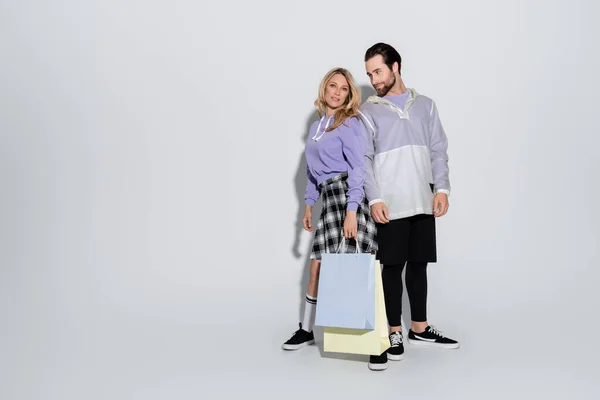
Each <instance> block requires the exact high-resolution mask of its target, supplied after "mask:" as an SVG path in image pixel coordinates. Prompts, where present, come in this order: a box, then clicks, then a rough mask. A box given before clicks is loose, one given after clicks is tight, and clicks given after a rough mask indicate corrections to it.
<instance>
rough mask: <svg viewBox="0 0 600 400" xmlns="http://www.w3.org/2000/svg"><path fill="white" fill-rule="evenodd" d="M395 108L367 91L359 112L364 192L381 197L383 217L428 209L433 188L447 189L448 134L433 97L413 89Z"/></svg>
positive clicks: (374, 199)
mask: <svg viewBox="0 0 600 400" xmlns="http://www.w3.org/2000/svg"><path fill="white" fill-rule="evenodd" d="M408 91H409V93H408V99H407V100H406V104H405V105H404V109H401V108H400V107H398V106H397V105H396V104H394V103H393V102H392V101H389V100H386V98H385V97H383V98H382V97H377V96H371V97H369V98H368V99H367V101H366V102H365V103H364V104H363V105H362V106H361V108H360V112H359V115H360V117H361V119H362V120H363V122H364V123H365V125H366V129H365V130H363V131H364V132H365V133H366V135H367V136H366V138H365V139H366V143H365V144H366V157H367V160H366V161H367V162H366V163H365V167H366V179H365V194H366V197H367V200H368V201H369V205H373V204H375V203H377V202H381V201H383V202H384V203H385V204H386V206H387V208H388V211H389V218H390V220H391V219H398V218H406V217H410V216H413V215H417V214H433V196H434V193H440V192H443V193H446V194H448V195H449V194H450V180H449V176H448V175H449V168H448V154H447V149H448V139H447V137H446V134H445V132H444V128H443V127H442V123H441V122H440V119H439V116H438V112H437V107H436V105H435V102H434V101H433V100H432V99H430V98H428V97H426V96H423V95H420V94H418V93H417V92H416V91H415V90H414V89H408Z"/></svg>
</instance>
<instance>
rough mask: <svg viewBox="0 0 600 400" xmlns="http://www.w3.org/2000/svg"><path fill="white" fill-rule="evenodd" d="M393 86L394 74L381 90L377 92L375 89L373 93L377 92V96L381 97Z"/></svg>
mask: <svg viewBox="0 0 600 400" xmlns="http://www.w3.org/2000/svg"><path fill="white" fill-rule="evenodd" d="M395 84H396V77H395V76H394V74H392V76H391V78H390V80H389V81H388V82H386V83H385V84H384V85H383V87H382V88H381V89H379V90H377V89H375V91H376V92H377V95H378V96H379V97H383V96H385V95H386V94H388V92H389V91H390V90H391V89H392V88H393V87H394V85H395Z"/></svg>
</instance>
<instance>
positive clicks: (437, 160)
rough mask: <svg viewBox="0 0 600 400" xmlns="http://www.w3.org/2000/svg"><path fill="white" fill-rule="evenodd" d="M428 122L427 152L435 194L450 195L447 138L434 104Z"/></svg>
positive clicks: (433, 103)
mask: <svg viewBox="0 0 600 400" xmlns="http://www.w3.org/2000/svg"><path fill="white" fill-rule="evenodd" d="M430 117H431V119H430V121H429V132H430V141H429V150H430V152H431V170H432V172H433V185H434V190H435V193H436V194H438V193H445V194H447V195H450V177H449V168H448V138H447V137H446V133H445V132H444V127H443V126H442V122H441V121H440V117H439V115H438V110H437V106H436V104H435V102H433V101H432V103H431V111H430Z"/></svg>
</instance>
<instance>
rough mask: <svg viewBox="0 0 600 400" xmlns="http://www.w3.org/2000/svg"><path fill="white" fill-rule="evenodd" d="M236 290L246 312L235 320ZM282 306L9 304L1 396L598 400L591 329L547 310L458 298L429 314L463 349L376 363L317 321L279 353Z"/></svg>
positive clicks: (410, 353) (252, 300) (284, 319)
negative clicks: (328, 341)
mask: <svg viewBox="0 0 600 400" xmlns="http://www.w3.org/2000/svg"><path fill="white" fill-rule="evenodd" d="M241 299H246V300H247V302H246V308H244V311H245V312H244V313H242V315H241V316H239V317H238V319H236V321H232V320H231V319H230V317H229V316H231V315H240V313H236V310H238V307H239V306H240V305H241V303H240V300H241ZM205 300H208V298H206V299H205ZM131 301H133V300H131ZM46 306H47V307H54V306H56V304H48V305H46ZM63 306H64V304H63ZM290 306H291V307H296V306H297V296H296V295H295V294H294V295H293V296H292V295H285V294H281V302H280V303H273V302H270V301H269V299H268V298H267V297H262V298H261V297H252V296H251V294H250V293H245V294H244V295H240V297H239V299H238V300H233V301H231V300H230V301H227V300H226V298H225V297H223V298H213V302H212V303H211V302H209V301H207V302H203V305H199V304H192V303H189V304H187V305H186V304H185V301H184V299H179V302H175V301H172V302H171V303H167V304H163V305H162V306H161V305H160V304H159V301H158V300H157V302H156V304H154V305H152V307H150V305H149V304H145V305H144V307H140V305H138V306H137V308H136V307H134V305H133V304H132V303H130V304H128V305H127V306H125V305H123V304H118V302H114V303H113V304H110V301H108V300H106V302H105V303H104V304H102V307H96V308H94V307H93V306H92V302H90V301H89V299H88V301H86V302H85V304H83V305H81V306H78V305H77V304H73V305H71V306H70V307H69V308H68V312H66V311H65V310H66V309H65V310H63V311H65V312H62V313H54V314H49V313H45V312H44V311H45V310H44V308H43V307H44V305H42V304H37V307H38V308H37V309H36V310H33V309H29V310H26V309H21V310H20V311H27V312H28V314H24V313H22V312H19V313H14V315H12V318H13V319H12V321H13V322H14V324H12V325H10V326H9V327H8V329H5V333H7V335H6V336H5V339H6V340H4V343H3V349H4V350H3V355H2V360H1V361H0V365H1V366H2V367H3V371H2V378H1V379H2V385H1V387H0V398H2V399H3V400H17V399H19V400H20V399H28V400H29V399H44V400H50V399H57V400H58V399H60V400H71V399H77V400H79V399H85V400H95V399H113V400H114V399H144V400H153V399H222V398H223V399H225V398H231V396H233V395H242V396H248V395H250V394H254V395H258V396H261V398H267V399H271V398H273V399H276V398H284V399H331V398H333V399H341V398H346V399H363V398H402V397H403V396H410V397H411V398H421V399H438V398H444V399H448V398H451V399H504V398H510V399H570V398H573V399H575V398H576V399H598V398H600V384H599V382H598V379H599V378H600V374H599V372H600V369H599V367H598V364H597V355H598V354H599V352H598V350H599V348H600V346H599V344H598V342H597V341H596V340H594V338H595V337H596V335H597V332H594V331H587V330H586V329H585V327H582V329H581V330H580V331H579V332H578V333H577V334H575V335H566V334H565V330H564V329H563V328H560V329H559V328H558V327H557V326H552V324H550V323H548V322H549V321H551V318H552V316H553V315H552V314H551V312H550V311H551V310H548V311H547V312H540V313H537V314H536V315H535V316H534V317H528V316H527V315H526V314H524V315H522V314H518V313H516V314H511V313H510V312H509V311H508V310H502V309H500V308H498V309H494V310H490V311H489V312H486V310H483V309H478V308H477V306H476V305H475V306H473V307H470V308H468V307H463V308H460V307H459V308H457V310H458V311H457V312H456V313H455V315H454V316H453V318H448V317H446V318H442V317H441V316H437V317H436V318H435V319H436V321H435V323H436V324H437V325H438V327H439V328H440V329H442V330H443V331H444V333H446V334H448V335H449V336H453V337H456V338H457V339H459V340H460V341H461V344H462V346H461V348H460V349H458V350H439V349H422V348H413V347H411V346H410V345H407V349H406V356H405V359H404V360H403V361H400V362H394V363H391V362H390V366H389V368H388V370H386V371H383V372H372V371H369V370H368V369H367V365H366V358H365V357H361V356H344V355H335V354H327V353H323V352H322V346H321V345H322V332H321V331H320V330H317V339H318V341H317V344H316V345H314V346H310V347H307V348H304V349H302V350H299V351H296V352H285V351H283V350H281V348H280V345H281V343H282V342H283V341H284V340H286V339H287V338H288V337H289V335H290V334H291V333H292V332H293V330H295V328H296V325H295V324H296V322H295V321H293V319H295V315H293V317H294V318H291V319H290V318H289V317H290V315H289V314H290V313H289V311H287V310H286V309H287V308H289V307H290ZM46 311H48V310H46ZM44 315H46V316H47V317H46V318H45V317H44ZM511 315H512V317H511ZM33 316H35V318H29V317H33ZM50 316H52V317H51V318H50ZM60 316H62V317H60ZM474 321H477V322H476V323H475V322H474ZM568 322H569V321H568V320H565V319H563V320H562V323H568ZM5 326H8V325H5ZM519 326H527V328H526V329H519Z"/></svg>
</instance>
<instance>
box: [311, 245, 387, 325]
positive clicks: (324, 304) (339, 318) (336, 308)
mask: <svg viewBox="0 0 600 400" xmlns="http://www.w3.org/2000/svg"><path fill="white" fill-rule="evenodd" d="M375 268H376V262H375V256H374V255H372V254H360V253H346V254H340V253H329V254H323V256H322V257H321V272H320V276H319V296H318V298H319V300H318V301H317V310H316V318H315V325H317V326H323V327H332V328H349V329H366V330H373V329H375V272H376V270H375Z"/></svg>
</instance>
